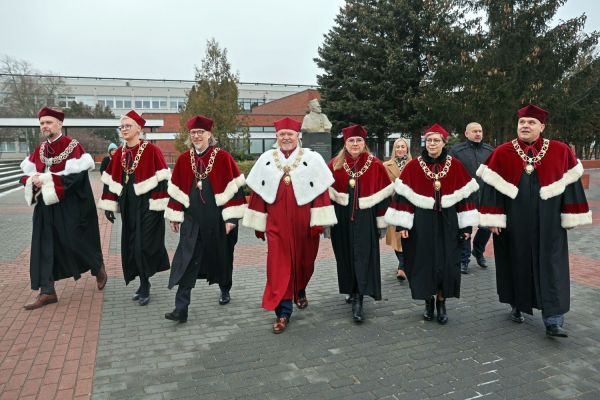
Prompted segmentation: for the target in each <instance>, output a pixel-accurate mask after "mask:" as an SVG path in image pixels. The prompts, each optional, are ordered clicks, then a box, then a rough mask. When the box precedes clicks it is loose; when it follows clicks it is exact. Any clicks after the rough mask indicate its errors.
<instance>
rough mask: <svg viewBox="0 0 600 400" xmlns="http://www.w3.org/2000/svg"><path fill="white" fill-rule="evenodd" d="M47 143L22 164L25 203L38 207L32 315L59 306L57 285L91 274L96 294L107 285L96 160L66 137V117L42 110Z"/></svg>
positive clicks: (33, 243) (32, 264)
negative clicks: (93, 175) (94, 180)
mask: <svg viewBox="0 0 600 400" xmlns="http://www.w3.org/2000/svg"><path fill="white" fill-rule="evenodd" d="M37 116H38V118H39V120H40V131H41V132H42V135H43V136H44V137H45V138H46V140H44V141H43V142H42V143H41V144H39V145H38V146H37V147H36V148H35V151H34V152H33V153H32V154H31V155H30V156H29V157H28V158H26V159H25V160H23V162H22V163H21V169H22V170H23V173H24V174H25V176H24V177H23V178H22V179H21V182H22V183H23V184H24V185H25V201H26V202H27V204H28V205H34V204H35V208H34V210H33V234H32V238H31V260H30V267H29V268H30V277H31V289H32V290H38V289H39V290H40V293H39V295H38V296H37V298H36V300H35V301H34V302H33V303H30V304H27V305H26V306H25V309H26V310H34V309H36V308H40V307H42V306H45V305H46V304H52V303H56V302H57V301H58V297H57V296H56V291H55V289H54V282H55V281H57V280H59V279H64V278H69V277H73V278H75V279H79V278H80V277H81V274H82V273H84V272H86V271H88V270H90V269H91V271H92V275H94V276H96V281H97V285H98V289H99V290H102V289H103V288H104V286H105V285H106V279H107V277H106V271H105V268H104V261H103V257H102V248H101V247H100V231H99V229H98V215H97V214H96V208H95V207H94V194H93V193H92V187H91V186H90V181H89V178H88V171H91V170H92V169H94V160H93V159H92V157H91V156H90V155H89V154H88V153H86V152H85V150H84V149H83V147H82V146H81V144H80V143H79V142H77V140H75V139H71V138H70V137H68V136H66V135H63V134H62V131H61V129H62V124H63V120H64V117H65V114H64V113H63V112H62V111H58V110H55V109H52V108H48V107H44V108H42V109H41V110H40V111H39V112H38V114H37Z"/></svg>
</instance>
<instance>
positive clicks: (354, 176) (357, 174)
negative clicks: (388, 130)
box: [344, 154, 373, 188]
mask: <svg viewBox="0 0 600 400" xmlns="http://www.w3.org/2000/svg"><path fill="white" fill-rule="evenodd" d="M372 162H373V154H369V157H368V158H367V162H366V163H365V165H363V167H362V168H361V169H360V171H358V172H353V171H352V170H351V169H350V166H349V165H348V163H347V162H346V159H344V170H345V171H346V173H347V174H348V175H350V179H349V180H348V184H349V185H350V187H351V188H353V187H354V186H356V180H357V179H358V178H360V177H361V175H362V174H364V173H365V172H367V170H368V169H369V167H370V166H371V163H372Z"/></svg>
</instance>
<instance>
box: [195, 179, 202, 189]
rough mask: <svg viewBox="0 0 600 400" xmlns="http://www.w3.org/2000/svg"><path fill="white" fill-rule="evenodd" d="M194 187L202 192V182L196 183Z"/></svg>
mask: <svg viewBox="0 0 600 400" xmlns="http://www.w3.org/2000/svg"><path fill="white" fill-rule="evenodd" d="M196 186H198V189H200V190H202V181H198V183H197V184H196Z"/></svg>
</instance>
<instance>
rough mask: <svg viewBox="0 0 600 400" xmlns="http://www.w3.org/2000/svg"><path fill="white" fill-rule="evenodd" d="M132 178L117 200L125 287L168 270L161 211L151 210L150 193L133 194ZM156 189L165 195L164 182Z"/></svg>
mask: <svg viewBox="0 0 600 400" xmlns="http://www.w3.org/2000/svg"><path fill="white" fill-rule="evenodd" d="M134 175H135V173H134V174H132V175H130V179H129V181H128V182H126V183H124V184H123V191H122V193H121V196H119V198H118V200H117V202H118V204H119V209H120V210H121V221H122V230H121V264H122V266H123V277H124V278H125V284H129V282H131V281H132V280H134V279H135V278H136V277H137V276H140V277H145V278H150V277H151V276H153V275H154V274H155V273H157V272H160V271H166V270H168V269H169V255H168V254H167V249H166V248H165V220H164V212H163V211H162V210H151V209H150V200H151V198H152V192H147V193H144V194H140V195H137V194H136V193H135V190H134V187H133V185H134V182H135V176H134ZM155 190H156V191H159V192H166V190H167V182H166V181H161V182H159V183H158V186H157V187H156V188H155Z"/></svg>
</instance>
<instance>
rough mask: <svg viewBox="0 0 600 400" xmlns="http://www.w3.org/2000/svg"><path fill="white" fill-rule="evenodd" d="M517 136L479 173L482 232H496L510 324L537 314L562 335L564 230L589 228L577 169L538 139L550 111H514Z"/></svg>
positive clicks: (566, 296) (565, 153)
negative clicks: (579, 227) (537, 312)
mask: <svg viewBox="0 0 600 400" xmlns="http://www.w3.org/2000/svg"><path fill="white" fill-rule="evenodd" d="M517 115H518V117H519V122H518V124H517V138H515V139H513V140H512V141H510V142H507V143H504V144H502V145H500V146H498V147H497V148H496V150H494V152H493V153H492V154H491V155H490V157H489V158H488V159H487V161H486V162H485V164H483V165H481V166H480V167H479V169H478V170H477V175H478V176H479V177H480V178H481V180H482V181H483V182H484V185H483V188H482V197H481V205H480V213H481V220H480V224H481V225H482V226H488V227H490V228H491V231H492V233H494V257H495V259H496V283H497V287H498V295H499V297H500V302H502V303H507V304H510V305H511V306H512V312H511V319H512V320H513V321H515V322H519V323H521V322H523V321H524V318H523V315H522V312H525V313H527V314H532V309H533V308H538V309H540V310H542V319H543V320H544V324H545V325H546V334H547V335H548V336H555V337H566V336H567V331H566V330H565V329H564V328H563V323H564V314H565V313H566V312H567V311H569V306H570V292H569V291H570V282H569V250H568V246H567V231H566V230H567V229H570V228H573V227H575V226H578V225H583V224H591V223H592V213H591V212H590V210H589V208H588V204H587V200H586V198H585V192H584V191H583V186H582V185H581V179H580V177H581V175H582V174H583V166H582V165H581V162H580V161H579V160H577V158H576V157H575V154H573V152H572V151H571V149H569V147H568V146H567V145H566V144H564V143H561V142H559V141H557V140H548V139H546V138H544V137H543V136H542V135H541V134H542V132H543V131H544V128H545V125H544V123H545V121H546V117H547V116H548V112H547V111H546V110H543V109H541V108H539V107H537V106H535V105H531V104H530V105H527V106H525V107H523V108H521V109H519V110H518V112H517Z"/></svg>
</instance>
